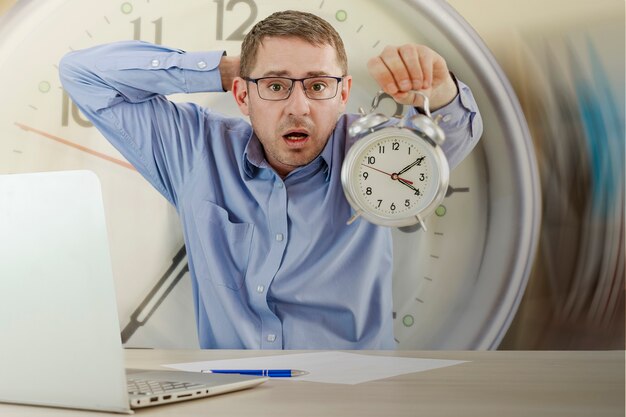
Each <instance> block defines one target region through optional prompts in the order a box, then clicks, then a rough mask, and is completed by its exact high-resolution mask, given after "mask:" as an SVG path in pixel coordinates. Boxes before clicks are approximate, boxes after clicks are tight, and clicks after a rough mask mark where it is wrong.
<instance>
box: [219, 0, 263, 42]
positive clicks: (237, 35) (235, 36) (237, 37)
mask: <svg viewBox="0 0 626 417" xmlns="http://www.w3.org/2000/svg"><path fill="white" fill-rule="evenodd" d="M215 3H217V14H216V18H217V22H216V25H215V28H216V29H215V31H216V33H215V38H216V39H217V40H218V41H221V40H223V39H224V9H226V11H228V12H230V11H232V10H233V8H234V7H235V5H236V4H238V3H245V4H247V5H248V7H249V8H250V14H249V15H248V18H247V19H246V20H245V21H244V22H243V23H242V24H241V25H240V26H239V27H238V28H237V29H235V31H234V32H233V33H231V34H230V35H229V36H228V37H227V38H226V40H227V41H241V40H243V38H244V36H245V35H246V30H247V29H248V28H249V27H250V26H252V24H253V23H254V21H255V20H256V17H257V14H258V8H257V5H256V3H255V2H254V1H252V0H230V1H229V2H228V4H227V5H226V7H225V8H224V0H215Z"/></svg>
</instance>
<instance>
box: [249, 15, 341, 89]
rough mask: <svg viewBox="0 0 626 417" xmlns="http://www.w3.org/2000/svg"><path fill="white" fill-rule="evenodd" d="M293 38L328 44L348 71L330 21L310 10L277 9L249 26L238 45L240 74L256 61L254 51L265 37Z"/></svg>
mask: <svg viewBox="0 0 626 417" xmlns="http://www.w3.org/2000/svg"><path fill="white" fill-rule="evenodd" d="M271 36H277V37H280V36H282V37H295V38H299V39H302V40H304V41H306V42H309V43H310V44H312V45H316V46H321V45H330V46H332V47H334V48H335V51H336V53H337V62H338V64H339V66H340V67H341V70H342V71H343V74H342V75H345V74H347V73H348V58H347V56H346V50H345V48H344V46H343V41H342V40H341V37H340V36H339V34H338V33H337V31H336V30H335V28H333V27H332V26H331V25H330V23H328V22H327V21H325V20H324V19H322V18H321V17H318V16H316V15H314V14H312V13H307V12H301V11H296V10H285V11H282V12H276V13H273V14H271V15H269V16H268V17H266V18H265V19H263V20H261V21H260V22H258V23H257V24H256V25H254V26H253V27H252V29H250V32H248V34H247V35H246V36H245V38H244V40H243V43H242V44H241V57H240V60H241V61H240V64H239V65H240V66H239V76H240V77H242V78H244V77H248V76H250V72H251V71H252V68H254V65H255V63H256V54H257V51H258V49H259V46H260V45H261V43H262V42H263V39H264V38H265V37H271Z"/></svg>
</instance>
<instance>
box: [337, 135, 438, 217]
mask: <svg viewBox="0 0 626 417" xmlns="http://www.w3.org/2000/svg"><path fill="white" fill-rule="evenodd" d="M390 134H393V135H395V136H402V137H404V138H406V139H409V140H416V141H422V143H424V144H426V145H427V146H428V147H429V148H430V151H431V152H432V153H433V154H434V156H435V158H436V159H437V164H438V166H439V168H440V169H439V172H438V174H439V175H438V178H437V183H438V184H437V185H436V186H437V192H436V193H435V195H434V196H433V198H432V200H431V201H430V203H429V204H428V205H427V206H426V207H424V208H423V209H421V210H420V211H419V212H418V213H417V214H411V215H410V216H405V217H402V218H397V217H388V216H384V215H378V214H374V213H371V212H370V211H368V209H367V208H366V207H363V206H362V205H361V203H360V202H359V201H358V199H357V198H356V197H355V196H356V192H357V191H356V189H355V184H354V183H353V181H351V174H352V171H353V169H354V166H355V164H356V162H357V155H358V154H360V153H361V152H362V151H363V150H365V149H366V148H367V147H368V146H370V145H371V144H372V143H374V142H376V141H379V140H380V139H384V138H385V137H387V136H389V135H390ZM449 182H450V169H449V166H448V160H447V159H446V156H445V154H444V153H443V150H442V149H441V148H440V147H439V146H437V145H436V144H435V143H434V142H433V141H431V140H429V139H428V138H425V137H422V136H421V135H416V134H415V133H413V132H412V131H410V132H409V131H408V129H407V128H405V127H400V126H397V125H396V126H388V127H385V128H382V129H380V130H377V131H376V132H374V133H372V134H370V135H369V136H367V137H364V138H361V139H359V140H357V141H356V142H355V143H354V144H353V145H352V147H351V148H350V149H349V150H348V153H347V154H346V157H345V159H344V163H343V166H342V168H341V185H342V186H343V189H344V194H345V195H346V198H347V200H348V202H349V203H350V205H351V206H352V208H353V209H354V210H355V211H356V212H358V213H359V214H360V215H361V216H362V217H364V218H365V219H367V220H369V221H370V222H372V223H375V224H378V225H380V226H387V227H404V226H412V225H415V224H418V223H419V218H418V216H420V217H421V218H422V220H423V219H424V218H426V217H428V216H429V215H431V214H432V213H433V212H434V211H435V209H436V208H437V207H438V206H439V204H440V203H441V201H442V200H443V198H444V197H445V194H446V191H447V188H448V184H449Z"/></svg>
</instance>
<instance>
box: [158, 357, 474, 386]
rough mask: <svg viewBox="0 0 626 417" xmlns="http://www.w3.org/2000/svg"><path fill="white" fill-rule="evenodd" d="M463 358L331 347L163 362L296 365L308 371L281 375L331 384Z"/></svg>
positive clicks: (188, 367) (188, 366)
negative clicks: (369, 352) (406, 355)
mask: <svg viewBox="0 0 626 417" xmlns="http://www.w3.org/2000/svg"><path fill="white" fill-rule="evenodd" d="M464 362H467V361H457V360H444V359H421V358H402V357H397V356H375V355H364V354H356V353H347V352H332V351H331V352H314V353H295V354H286V355H276V356H262V357H254V358H241V359H225V360H214V361H204V362H188V363H175V364H168V365H163V366H166V367H168V368H173V369H178V370H182V371H191V372H200V371H202V370H209V369H298V370H302V371H307V372H308V374H307V375H302V376H298V377H294V378H283V379H284V380H289V381H313V382H325V383H332V384H360V383H362V382H367V381H373V380H377V379H383V378H389V377H392V376H396V375H402V374H408V373H413V372H422V371H428V370H431V369H436V368H443V367H446V366H452V365H457V364H460V363H464Z"/></svg>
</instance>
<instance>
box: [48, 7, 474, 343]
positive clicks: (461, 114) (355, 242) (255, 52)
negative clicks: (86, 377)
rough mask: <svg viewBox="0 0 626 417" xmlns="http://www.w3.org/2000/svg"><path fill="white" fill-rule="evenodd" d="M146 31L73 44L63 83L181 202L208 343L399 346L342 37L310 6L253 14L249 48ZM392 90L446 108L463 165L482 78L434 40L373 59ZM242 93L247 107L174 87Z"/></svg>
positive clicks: (388, 256)
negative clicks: (177, 44)
mask: <svg viewBox="0 0 626 417" xmlns="http://www.w3.org/2000/svg"><path fill="white" fill-rule="evenodd" d="M223 55H224V54H223V53H222V52H221V51H218V52H194V53H186V52H184V51H180V50H175V49H170V48H165V47H161V46H157V45H151V44H147V43H142V42H121V43H114V44H109V45H102V46H98V47H95V48H91V49H87V50H84V51H79V52H74V53H70V54H68V55H67V56H66V57H65V58H64V59H63V60H62V62H61V65H60V74H61V80H62V81H63V85H64V87H65V89H66V90H67V92H68V93H69V94H70V96H71V97H72V99H73V100H74V101H75V102H76V104H77V105H78V106H79V107H80V109H81V110H82V111H83V113H84V114H85V115H86V116H87V117H88V118H89V119H90V120H91V121H92V122H93V123H94V125H95V126H96V127H97V128H98V129H99V130H100V131H101V132H102V133H103V134H104V136H105V137H107V138H108V140H110V141H111V143H112V144H113V145H114V146H115V147H116V148H117V149H119V150H120V152H121V153H122V154H123V155H124V156H125V157H126V158H127V159H128V160H129V161H130V162H131V163H132V164H133V165H134V166H135V167H136V168H137V170H138V171H139V172H140V173H141V174H142V175H143V176H144V177H145V178H146V179H147V180H148V181H150V183H151V184H152V185H153V186H154V187H156V189H157V190H159V191H160V192H161V193H162V194H163V195H164V196H165V198H167V199H168V200H169V201H170V202H171V203H172V204H173V205H174V206H175V207H176V209H177V211H178V213H179V215H180V219H181V222H182V227H183V231H184V237H185V245H186V248H187V254H188V261H189V269H190V274H191V277H192V285H193V294H194V303H195V311H196V318H197V326H198V335H199V339H200V345H201V347H202V348H254V349H281V348H284V349H318V348H321V349H323V348H331V349H361V348H367V349H392V348H394V339H393V323H392V295H391V273H392V271H391V268H392V242H391V234H390V230H389V229H387V228H383V227H378V226H375V225H372V224H370V223H368V222H366V221H365V220H359V221H358V222H356V223H354V224H352V225H350V226H348V225H346V221H347V220H348V219H349V218H350V216H351V214H352V213H351V208H350V206H349V204H348V202H347V201H346V199H345V197H344V195H343V191H342V187H341V181H340V171H341V163H342V161H343V158H344V156H345V154H346V152H347V150H348V149H349V147H350V146H351V145H352V143H353V142H354V139H351V138H349V137H348V135H347V128H348V126H349V125H350V123H351V122H352V121H354V120H355V118H356V116H354V115H342V112H343V111H344V109H345V106H346V103H347V101H348V97H349V95H350V87H351V85H352V77H351V76H350V75H349V74H348V66H347V59H346V53H345V50H344V47H343V43H342V41H341V38H340V37H339V35H338V34H337V32H336V31H335V30H334V29H333V28H332V26H330V25H329V24H328V23H327V22H326V21H324V20H322V19H320V18H318V17H316V16H314V15H312V14H308V13H302V12H296V11H285V12H279V13H275V14H273V15H271V16H269V17H268V18H266V19H265V20H263V21H261V22H259V23H258V24H256V25H255V26H254V27H253V28H252V30H251V31H250V33H249V34H248V35H247V36H246V38H245V40H244V41H243V44H242V51H241V56H240V57H228V56H223ZM368 69H369V72H370V74H371V75H372V77H373V78H374V79H375V80H376V81H377V82H378V84H379V85H380V87H381V88H382V89H384V90H385V91H386V92H387V93H388V94H390V95H391V96H392V97H394V99H396V100H397V101H398V102H400V103H404V104H411V105H416V104H418V101H419V100H418V99H417V98H416V97H417V95H416V94H415V93H414V92H413V91H412V90H421V91H424V92H425V93H426V94H428V95H429V96H430V101H431V107H432V108H433V109H439V111H438V112H437V113H438V114H445V115H447V117H445V119H446V120H448V121H447V122H444V123H442V127H443V128H444V130H445V131H446V133H447V135H448V138H447V141H446V148H445V151H446V154H447V156H448V158H449V161H450V164H451V166H454V165H456V164H457V163H458V162H459V161H460V160H461V159H462V158H463V157H464V156H465V155H466V154H467V153H468V152H469V151H470V150H471V149H472V148H473V146H474V145H475V143H476V142H477V140H478V138H479V136H480V134H481V130H482V124H481V121H480V116H479V115H478V110H477V108H476V104H475V102H474V100H473V98H472V96H471V92H470V91H469V89H468V88H467V87H466V86H465V85H463V84H462V83H460V82H458V83H457V82H456V81H455V80H454V79H453V78H452V76H451V75H450V73H449V72H448V68H447V66H446V62H445V61H444V59H443V58H442V57H440V56H439V55H438V54H436V53H435V52H434V51H432V50H430V49H429V48H427V47H425V46H420V45H405V46H402V47H387V48H385V49H384V51H383V52H382V54H381V55H379V56H377V57H374V58H372V59H371V60H370V61H369V62H368ZM225 90H226V91H227V90H231V91H232V94H233V97H234V99H235V101H236V103H237V105H238V106H239V108H240V110H241V112H242V113H243V114H244V115H246V116H249V118H250V123H248V122H247V121H245V120H244V119H241V118H230V117H225V116H222V115H219V114H217V113H214V112H212V111H211V110H208V109H206V108H202V107H200V106H197V105H195V104H191V103H183V104H175V103H172V102H170V101H168V100H167V99H166V98H165V95H167V94H171V93H181V92H185V93H191V92H199V91H215V92H218V91H225Z"/></svg>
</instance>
